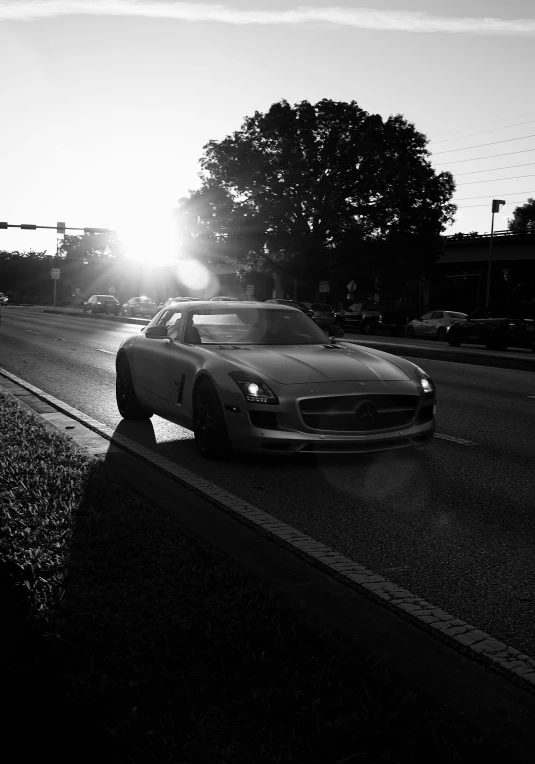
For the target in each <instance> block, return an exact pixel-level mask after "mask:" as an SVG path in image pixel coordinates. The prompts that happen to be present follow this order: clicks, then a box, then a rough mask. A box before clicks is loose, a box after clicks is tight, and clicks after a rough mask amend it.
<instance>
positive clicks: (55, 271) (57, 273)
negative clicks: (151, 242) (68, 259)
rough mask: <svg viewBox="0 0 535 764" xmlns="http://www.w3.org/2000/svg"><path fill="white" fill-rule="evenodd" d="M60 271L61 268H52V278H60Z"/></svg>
mask: <svg viewBox="0 0 535 764" xmlns="http://www.w3.org/2000/svg"><path fill="white" fill-rule="evenodd" d="M60 273H61V271H60V269H59V268H52V270H51V271H50V278H51V279H59V277H60Z"/></svg>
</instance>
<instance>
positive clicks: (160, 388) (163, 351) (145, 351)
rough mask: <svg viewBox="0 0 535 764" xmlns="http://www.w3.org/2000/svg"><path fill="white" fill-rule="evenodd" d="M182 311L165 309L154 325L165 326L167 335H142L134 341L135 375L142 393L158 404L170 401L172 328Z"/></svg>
mask: <svg viewBox="0 0 535 764" xmlns="http://www.w3.org/2000/svg"><path fill="white" fill-rule="evenodd" d="M181 317H182V313H180V312H177V311H174V310H166V311H165V312H164V313H163V314H162V315H161V316H160V318H159V320H158V321H157V324H156V325H158V326H159V325H162V324H163V325H164V326H167V330H168V336H167V337H147V336H146V335H145V334H143V337H142V338H141V339H140V340H138V342H137V343H136V377H137V381H138V383H139V385H140V387H141V388H142V394H143V395H144V396H146V397H147V398H148V399H149V400H151V401H154V403H156V404H157V405H159V406H162V405H165V404H166V403H169V402H170V401H171V389H172V388H171V379H170V372H169V362H170V352H169V351H170V346H171V344H172V343H173V328H174V326H175V324H176V323H177V321H178V320H180V318H181Z"/></svg>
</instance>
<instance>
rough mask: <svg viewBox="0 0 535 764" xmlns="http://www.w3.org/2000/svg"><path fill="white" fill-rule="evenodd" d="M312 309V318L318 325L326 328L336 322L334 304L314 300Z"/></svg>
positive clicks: (311, 304) (311, 305)
mask: <svg viewBox="0 0 535 764" xmlns="http://www.w3.org/2000/svg"><path fill="white" fill-rule="evenodd" d="M307 304H308V303H307ZM310 309H311V310H312V316H311V318H312V320H313V321H315V322H316V323H317V325H318V326H321V327H322V328H324V327H327V326H332V325H333V324H334V321H335V315H334V310H333V307H332V305H328V304H327V303H326V302H312V303H310Z"/></svg>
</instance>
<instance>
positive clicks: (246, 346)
mask: <svg viewBox="0 0 535 764" xmlns="http://www.w3.org/2000/svg"><path fill="white" fill-rule="evenodd" d="M116 371H117V377H116V391H117V407H118V409H119V412H120V414H121V416H123V417H124V418H125V419H147V418H149V417H150V416H152V414H153V413H156V414H158V415H159V416H161V417H164V418H165V419H169V420H170V421H172V422H176V423H177V424H179V425H181V426H182V427H186V428H188V429H190V430H193V432H194V434H195V442H196V444H197V447H198V449H199V451H200V453H201V454H202V455H203V456H205V457H206V458H210V459H214V458H220V457H224V456H225V455H227V454H229V453H230V451H232V449H235V450H237V451H252V452H257V453H262V454H270V453H271V454H295V453H298V452H301V453H368V452H374V451H386V450H391V449H397V448H407V447H409V448H410V447H417V446H421V445H423V444H425V443H427V442H428V441H429V440H430V439H431V438H432V437H433V433H434V431H435V411H436V405H435V400H436V399H435V388H434V385H433V382H432V380H431V379H430V378H429V376H428V375H427V374H426V373H425V372H424V371H423V370H422V369H420V368H419V367H418V366H416V365H415V364H413V363H411V362H410V361H407V360H406V359H404V358H400V357H399V356H394V355H390V354H388V353H383V352H381V351H379V350H375V349H373V350H372V349H371V348H364V347H359V346H358V345H355V344H352V343H346V342H339V341H337V340H336V341H335V340H329V339H328V337H327V336H326V334H325V333H324V332H323V331H322V330H321V329H320V328H319V327H318V326H317V325H316V324H315V323H314V321H312V320H311V319H310V318H308V317H307V316H306V315H305V314H304V313H303V312H302V311H300V310H297V309H296V308H290V307H287V306H285V305H273V304H266V303H248V302H232V303H228V302H220V303H218V302H215V301H206V302H202V301H201V302H189V303H188V302H185V303H175V305H172V306H169V307H168V308H164V309H163V310H161V311H160V312H159V313H158V315H157V316H155V317H154V318H153V320H152V321H151V322H150V323H149V324H148V326H147V327H144V328H143V330H142V331H141V332H139V333H137V334H134V335H132V336H129V337H127V338H126V339H125V340H124V341H123V342H122V344H121V346H120V348H119V350H118V353H117V358H116Z"/></svg>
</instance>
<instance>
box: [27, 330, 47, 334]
mask: <svg viewBox="0 0 535 764" xmlns="http://www.w3.org/2000/svg"><path fill="white" fill-rule="evenodd" d="M24 331H25V332H29V333H30V334H42V333H43V332H34V331H33V330H32V329H25V330H24Z"/></svg>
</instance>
